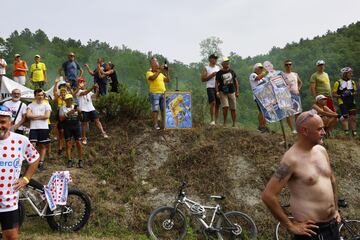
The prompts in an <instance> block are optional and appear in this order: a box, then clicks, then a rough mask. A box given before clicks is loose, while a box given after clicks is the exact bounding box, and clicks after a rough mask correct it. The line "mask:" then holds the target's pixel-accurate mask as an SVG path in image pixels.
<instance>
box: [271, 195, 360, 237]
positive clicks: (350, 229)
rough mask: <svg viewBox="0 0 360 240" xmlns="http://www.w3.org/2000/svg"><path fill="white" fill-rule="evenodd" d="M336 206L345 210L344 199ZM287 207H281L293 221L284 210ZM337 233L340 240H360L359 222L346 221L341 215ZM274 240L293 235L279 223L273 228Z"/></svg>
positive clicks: (345, 203)
mask: <svg viewBox="0 0 360 240" xmlns="http://www.w3.org/2000/svg"><path fill="white" fill-rule="evenodd" d="M338 206H339V208H346V207H347V206H348V203H347V202H346V200H345V199H339V200H338ZM288 207H290V205H285V206H282V208H283V209H284V210H285V212H287V213H288V215H289V219H293V217H292V216H291V214H289V212H288V211H287V210H286V209H287V208H288ZM339 212H340V210H339ZM340 214H341V212H340ZM339 231H340V239H341V240H360V220H355V219H347V218H346V217H344V216H343V215H341V222H340V223H339ZM275 238H276V240H287V239H292V238H293V234H291V233H290V232H289V231H288V230H287V229H286V228H285V227H283V226H282V225H281V224H280V222H279V223H278V224H277V225H276V228H275Z"/></svg>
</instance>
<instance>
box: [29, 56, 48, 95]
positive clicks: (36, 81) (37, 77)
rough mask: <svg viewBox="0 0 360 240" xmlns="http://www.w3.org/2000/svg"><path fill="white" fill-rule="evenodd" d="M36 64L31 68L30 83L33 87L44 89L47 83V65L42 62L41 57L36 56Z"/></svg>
mask: <svg viewBox="0 0 360 240" xmlns="http://www.w3.org/2000/svg"><path fill="white" fill-rule="evenodd" d="M34 60H35V63H33V64H31V66H30V81H31V83H32V85H33V86H34V87H35V89H37V88H41V89H43V88H44V85H45V83H46V81H47V76H46V65H45V63H43V62H40V60H41V57H40V55H35V58H34Z"/></svg>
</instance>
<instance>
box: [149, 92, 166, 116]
mask: <svg viewBox="0 0 360 240" xmlns="http://www.w3.org/2000/svg"><path fill="white" fill-rule="evenodd" d="M150 103H151V111H152V112H158V111H159V108H160V111H163V110H164V94H162V93H150Z"/></svg>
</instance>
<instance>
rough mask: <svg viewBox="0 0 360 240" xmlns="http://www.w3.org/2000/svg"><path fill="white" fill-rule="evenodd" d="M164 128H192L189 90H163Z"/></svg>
mask: <svg viewBox="0 0 360 240" xmlns="http://www.w3.org/2000/svg"><path fill="white" fill-rule="evenodd" d="M164 104H165V108H164V109H165V126H164V127H165V129H189V128H192V114H191V108H192V106H191V92H190V91H168V92H165V101H164Z"/></svg>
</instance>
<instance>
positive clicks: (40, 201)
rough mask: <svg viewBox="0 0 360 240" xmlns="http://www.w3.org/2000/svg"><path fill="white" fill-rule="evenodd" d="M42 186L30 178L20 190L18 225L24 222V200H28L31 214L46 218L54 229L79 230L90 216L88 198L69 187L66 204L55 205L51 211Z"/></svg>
mask: <svg viewBox="0 0 360 240" xmlns="http://www.w3.org/2000/svg"><path fill="white" fill-rule="evenodd" d="M44 194H45V193H44V186H43V185H42V184H41V183H40V182H38V181H36V180H34V179H31V180H30V182H29V184H28V185H26V187H25V188H24V189H23V190H21V191H20V197H19V215H20V218H19V220H20V225H21V224H22V223H23V222H24V218H25V215H26V213H25V208H24V202H28V203H29V204H30V206H31V207H32V209H33V210H34V211H35V214H33V215H27V217H34V216H39V217H41V218H46V220H47V223H48V225H49V226H50V228H51V229H53V230H55V231H64V232H73V231H79V230H80V229H81V228H83V227H84V226H85V224H86V223H87V221H88V220H89V217H90V212H91V201H90V198H89V197H88V196H87V195H86V194H85V193H83V192H81V191H80V190H78V189H69V191H68V197H67V202H66V205H64V206H57V208H56V209H55V210H54V211H51V210H50V208H49V205H48V203H47V200H46V199H45V195H44Z"/></svg>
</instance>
